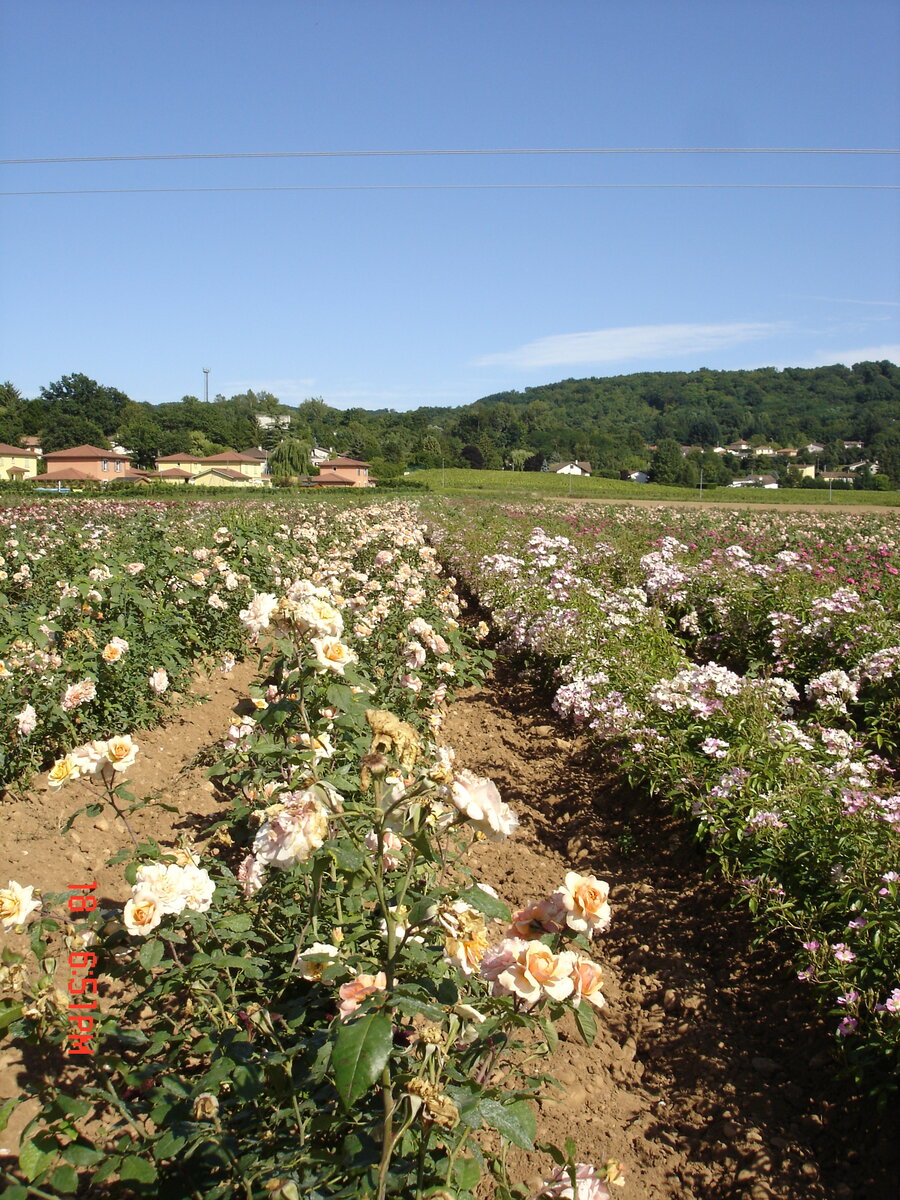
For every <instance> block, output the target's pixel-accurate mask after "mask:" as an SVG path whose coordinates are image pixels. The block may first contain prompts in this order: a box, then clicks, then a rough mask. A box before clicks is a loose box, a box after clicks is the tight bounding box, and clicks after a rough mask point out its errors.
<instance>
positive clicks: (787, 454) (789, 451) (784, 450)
mask: <svg viewBox="0 0 900 1200" xmlns="http://www.w3.org/2000/svg"><path fill="white" fill-rule="evenodd" d="M778 453H779V454H780V455H781V457H782V458H796V457H797V451H796V450H795V449H794V447H793V446H782V447H781V449H780V450H779V451H778Z"/></svg>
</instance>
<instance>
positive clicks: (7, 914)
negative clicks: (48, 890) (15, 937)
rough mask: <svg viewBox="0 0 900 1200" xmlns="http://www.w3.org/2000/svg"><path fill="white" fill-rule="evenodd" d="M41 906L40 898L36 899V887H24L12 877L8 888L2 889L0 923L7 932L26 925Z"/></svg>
mask: <svg viewBox="0 0 900 1200" xmlns="http://www.w3.org/2000/svg"><path fill="white" fill-rule="evenodd" d="M40 907H41V902H40V900H35V899H34V887H22V885H21V884H19V883H16V881H15V880H14V879H11V880H10V881H9V887H8V888H2V889H0V925H2V926H3V928H4V929H5V930H6V932H7V933H9V932H10V931H11V930H13V929H16V928H17V927H18V926H19V925H24V924H25V922H26V921H27V920H28V918H29V917H30V916H31V914H32V913H33V912H36V911H37V910H38V909H39V908H40Z"/></svg>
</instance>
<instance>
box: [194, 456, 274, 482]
mask: <svg viewBox="0 0 900 1200" xmlns="http://www.w3.org/2000/svg"><path fill="white" fill-rule="evenodd" d="M219 467H225V468H226V469H227V470H229V471H232V472H237V473H238V474H240V475H246V476H247V478H248V479H249V480H250V481H251V482H252V483H256V484H258V485H260V484H263V483H264V482H265V483H268V482H269V481H268V479H266V480H264V479H263V464H262V462H261V461H260V460H259V459H258V458H257V457H255V455H250V454H239V453H238V452H237V450H223V451H222V453H221V454H210V455H208V456H207V457H206V458H204V459H202V465H201V468H200V472H199V473H200V474H203V473H205V472H206V471H207V470H209V469H210V468H213V469H215V468H219Z"/></svg>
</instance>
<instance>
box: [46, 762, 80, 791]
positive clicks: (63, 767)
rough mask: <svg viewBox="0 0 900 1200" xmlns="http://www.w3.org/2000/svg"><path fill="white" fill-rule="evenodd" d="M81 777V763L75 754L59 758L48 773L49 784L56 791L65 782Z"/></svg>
mask: <svg viewBox="0 0 900 1200" xmlns="http://www.w3.org/2000/svg"><path fill="white" fill-rule="evenodd" d="M80 778H81V765H80V764H79V762H78V760H77V759H76V758H75V756H74V754H66V755H64V756H63V757H62V758H58V759H57V760H56V762H55V763H54V764H53V766H52V767H51V768H50V770H49V771H48V773H47V786H48V787H50V788H53V790H54V791H56V790H57V789H58V788H61V787H62V785H63V784H64V783H68V782H69V781H70V780H73V779H80Z"/></svg>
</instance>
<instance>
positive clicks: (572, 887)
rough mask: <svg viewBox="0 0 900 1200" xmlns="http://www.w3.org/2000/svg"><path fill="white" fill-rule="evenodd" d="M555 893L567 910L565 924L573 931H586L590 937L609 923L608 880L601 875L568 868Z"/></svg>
mask: <svg viewBox="0 0 900 1200" xmlns="http://www.w3.org/2000/svg"><path fill="white" fill-rule="evenodd" d="M557 895H558V896H559V897H560V900H561V902H562V905H563V907H564V908H565V910H566V924H567V925H568V927H569V928H570V929H574V930H575V932H576V933H586V934H587V935H588V937H593V936H594V934H595V933H596V932H597V931H598V930H601V929H605V928H606V927H607V925H608V924H609V921H610V908H609V904H608V903H607V897H608V896H609V884H608V883H605V882H604V881H603V880H602V879H595V878H594V876H593V875H579V874H578V872H577V871H569V873H568V874H567V875H566V881H565V885H564V886H563V887H562V888H561V889H560V891H559V892H558V893H557Z"/></svg>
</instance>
